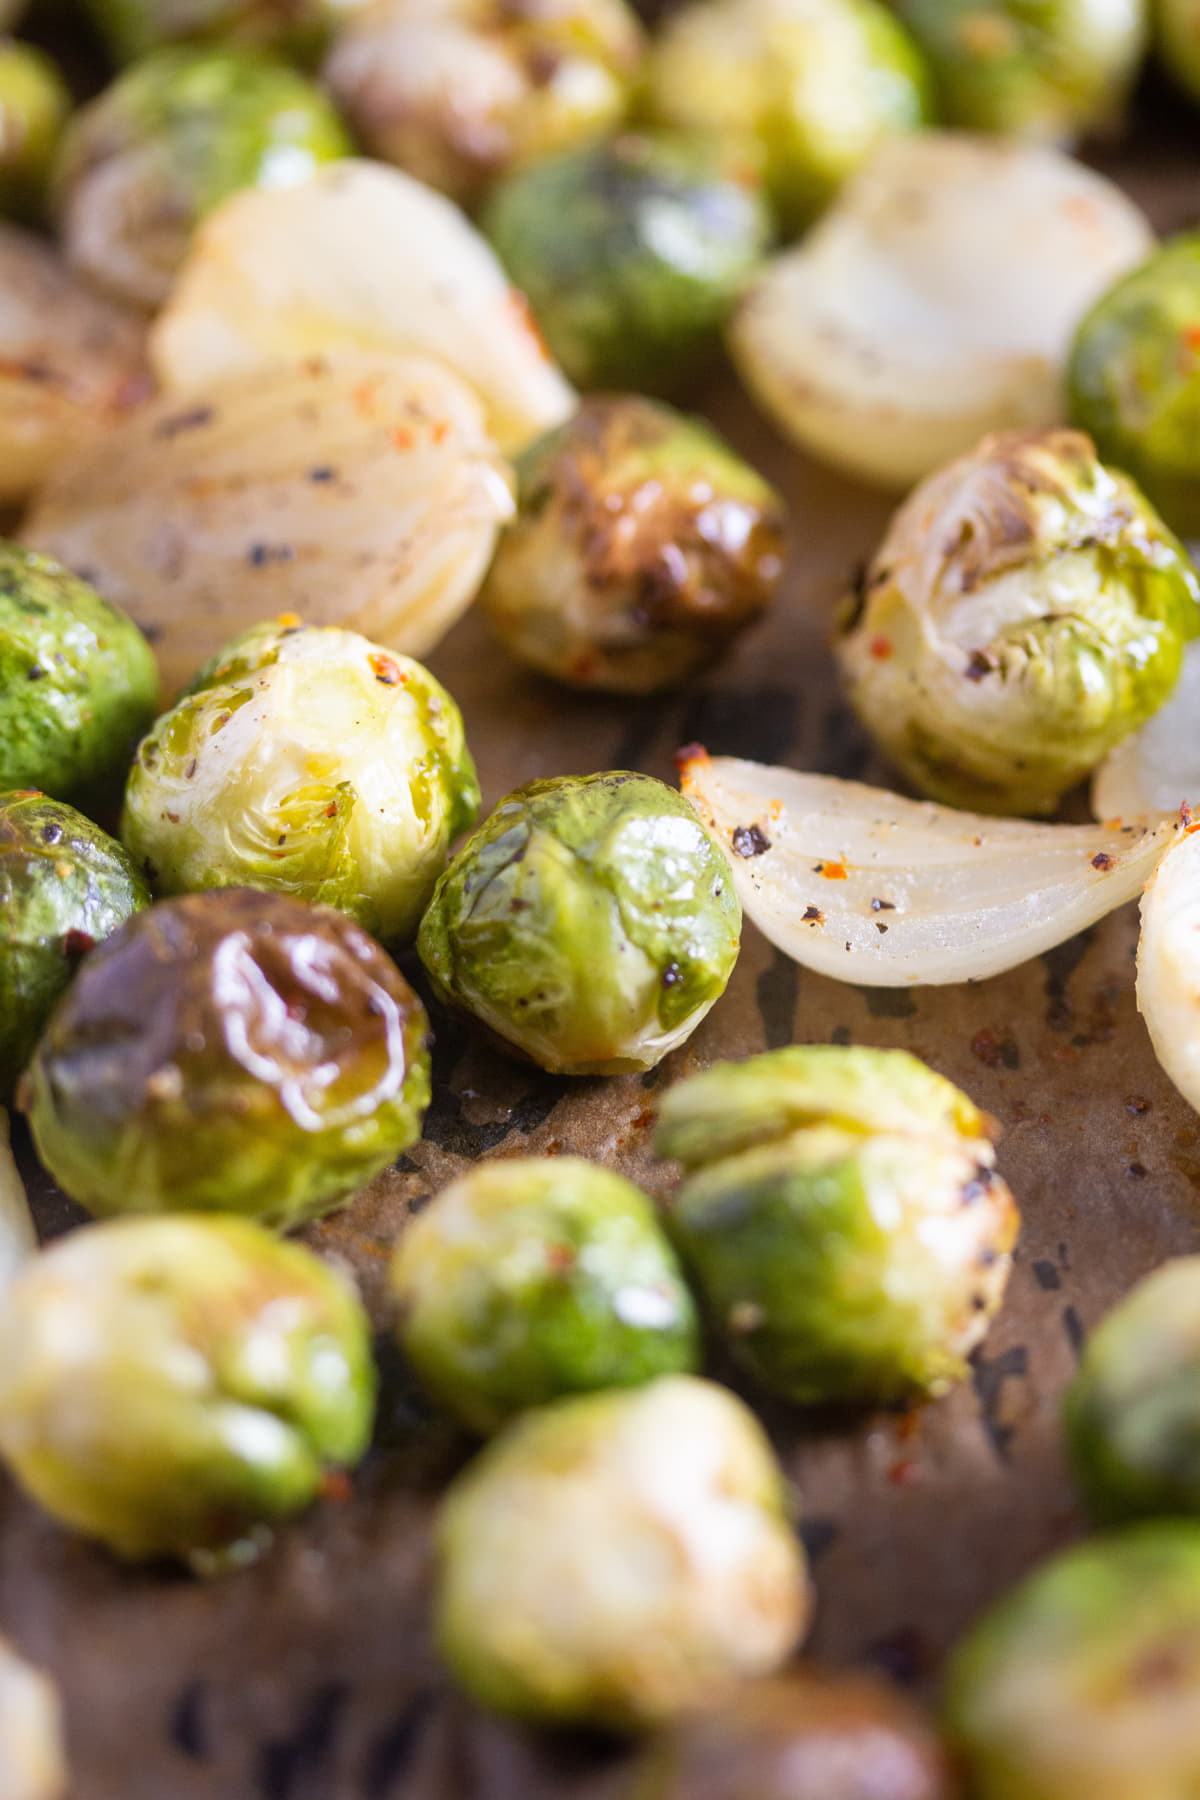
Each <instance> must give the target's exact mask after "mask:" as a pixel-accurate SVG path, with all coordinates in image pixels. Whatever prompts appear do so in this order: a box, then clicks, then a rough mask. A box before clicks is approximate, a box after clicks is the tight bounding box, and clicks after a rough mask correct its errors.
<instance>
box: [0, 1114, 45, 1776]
mask: <svg viewBox="0 0 1200 1800" xmlns="http://www.w3.org/2000/svg"><path fill="white" fill-rule="evenodd" d="M36 1249H37V1233H36V1232H35V1231H34V1228H33V1219H32V1217H31V1215H30V1211H29V1202H28V1200H27V1199H26V1198H25V1184H24V1182H23V1181H22V1180H21V1175H20V1171H19V1170H18V1168H17V1165H16V1163H15V1162H14V1160H13V1153H12V1151H11V1149H10V1148H9V1142H8V1114H7V1113H6V1112H5V1111H4V1109H3V1107H0V1292H2V1291H3V1289H4V1288H5V1287H6V1286H7V1284H8V1283H9V1282H10V1281H11V1280H12V1278H13V1276H14V1275H15V1274H16V1272H17V1270H18V1269H19V1268H20V1266H21V1264H22V1263H23V1262H24V1261H25V1260H26V1258H27V1257H29V1256H32V1255H33V1252H34V1251H35V1250H36ZM0 1791H2V1789H0Z"/></svg>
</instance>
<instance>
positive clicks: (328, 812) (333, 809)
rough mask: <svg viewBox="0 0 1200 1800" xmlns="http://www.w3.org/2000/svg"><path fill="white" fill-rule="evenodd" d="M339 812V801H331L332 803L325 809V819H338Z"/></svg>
mask: <svg viewBox="0 0 1200 1800" xmlns="http://www.w3.org/2000/svg"><path fill="white" fill-rule="evenodd" d="M337 810H338V809H337V801H336V800H334V801H331V803H330V804H329V805H328V806H327V807H326V808H325V817H326V818H327V819H336V818H337Z"/></svg>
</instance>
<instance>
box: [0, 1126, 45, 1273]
mask: <svg viewBox="0 0 1200 1800" xmlns="http://www.w3.org/2000/svg"><path fill="white" fill-rule="evenodd" d="M36 1249H37V1232H36V1231H35V1230H34V1226H33V1217H32V1215H31V1213H30V1211H29V1202H28V1200H27V1199H26V1198H25V1184H24V1182H23V1181H22V1180H21V1176H20V1173H19V1172H18V1169H17V1165H16V1163H15V1162H14V1161H13V1153H12V1151H11V1150H10V1148H9V1140H8V1114H7V1113H6V1112H5V1111H4V1109H3V1107H0V1289H3V1288H5V1287H7V1285H8V1283H9V1282H10V1281H11V1280H12V1278H13V1276H14V1275H15V1274H16V1272H17V1270H18V1269H19V1268H20V1267H21V1265H22V1263H24V1262H25V1261H26V1260H27V1258H29V1257H30V1256H32V1255H33V1253H34V1251H35V1250H36Z"/></svg>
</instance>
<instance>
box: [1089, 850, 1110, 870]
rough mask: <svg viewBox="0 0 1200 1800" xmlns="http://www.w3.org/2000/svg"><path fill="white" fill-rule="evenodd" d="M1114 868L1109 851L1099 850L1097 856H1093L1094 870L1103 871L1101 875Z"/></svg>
mask: <svg viewBox="0 0 1200 1800" xmlns="http://www.w3.org/2000/svg"><path fill="white" fill-rule="evenodd" d="M1112 866H1113V859H1112V857H1111V856H1110V855H1109V854H1108V851H1107V850H1097V852H1096V854H1095V856H1093V858H1092V867H1093V869H1099V870H1100V871H1101V873H1104V872H1105V871H1107V870H1108V869H1111V868H1112Z"/></svg>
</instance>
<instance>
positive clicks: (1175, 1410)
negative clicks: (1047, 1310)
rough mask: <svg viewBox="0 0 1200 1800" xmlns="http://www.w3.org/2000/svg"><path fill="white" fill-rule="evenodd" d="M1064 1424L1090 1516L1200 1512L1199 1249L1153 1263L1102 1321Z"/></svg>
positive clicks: (1109, 1520)
mask: <svg viewBox="0 0 1200 1800" xmlns="http://www.w3.org/2000/svg"><path fill="white" fill-rule="evenodd" d="M1063 1422H1064V1426H1065V1429H1066V1437H1067V1448H1068V1451H1069V1452H1070V1458H1071V1463H1072V1467H1073V1469H1074V1473H1075V1479H1076V1481H1077V1483H1078V1484H1079V1487H1080V1489H1081V1491H1082V1493H1083V1497H1084V1500H1085V1501H1086V1503H1087V1507H1088V1511H1089V1512H1090V1513H1091V1515H1092V1516H1093V1518H1095V1519H1098V1520H1100V1521H1101V1522H1103V1523H1106V1524H1117V1523H1120V1522H1122V1521H1123V1520H1126V1519H1137V1518H1147V1517H1153V1516H1154V1515H1156V1514H1166V1515H1182V1514H1184V1513H1200V1256H1181V1257H1177V1258H1176V1259H1175V1260H1174V1261H1173V1262H1169V1263H1167V1264H1166V1265H1165V1266H1164V1267H1163V1268H1161V1269H1157V1270H1155V1272H1154V1274H1153V1275H1150V1276H1148V1277H1147V1278H1146V1280H1145V1281H1142V1282H1139V1284H1138V1285H1137V1287H1135V1288H1134V1290H1133V1292H1132V1293H1131V1294H1128V1295H1127V1296H1126V1298H1125V1299H1124V1300H1122V1301H1121V1303H1120V1305H1119V1306H1117V1307H1116V1308H1115V1309H1114V1310H1113V1311H1112V1312H1111V1313H1109V1315H1108V1317H1107V1318H1105V1319H1104V1320H1103V1321H1102V1323H1101V1324H1100V1325H1099V1326H1098V1327H1097V1328H1096V1330H1095V1331H1094V1332H1093V1333H1092V1335H1091V1337H1090V1338H1089V1339H1088V1343H1087V1346H1086V1348H1085V1350H1084V1353H1083V1360H1082V1363H1081V1365H1080V1368H1079V1372H1078V1374H1077V1375H1076V1377H1075V1380H1074V1382H1073V1383H1072V1384H1071V1387H1070V1388H1069V1389H1068V1390H1067V1396H1066V1401H1065V1405H1064V1412H1063Z"/></svg>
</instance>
